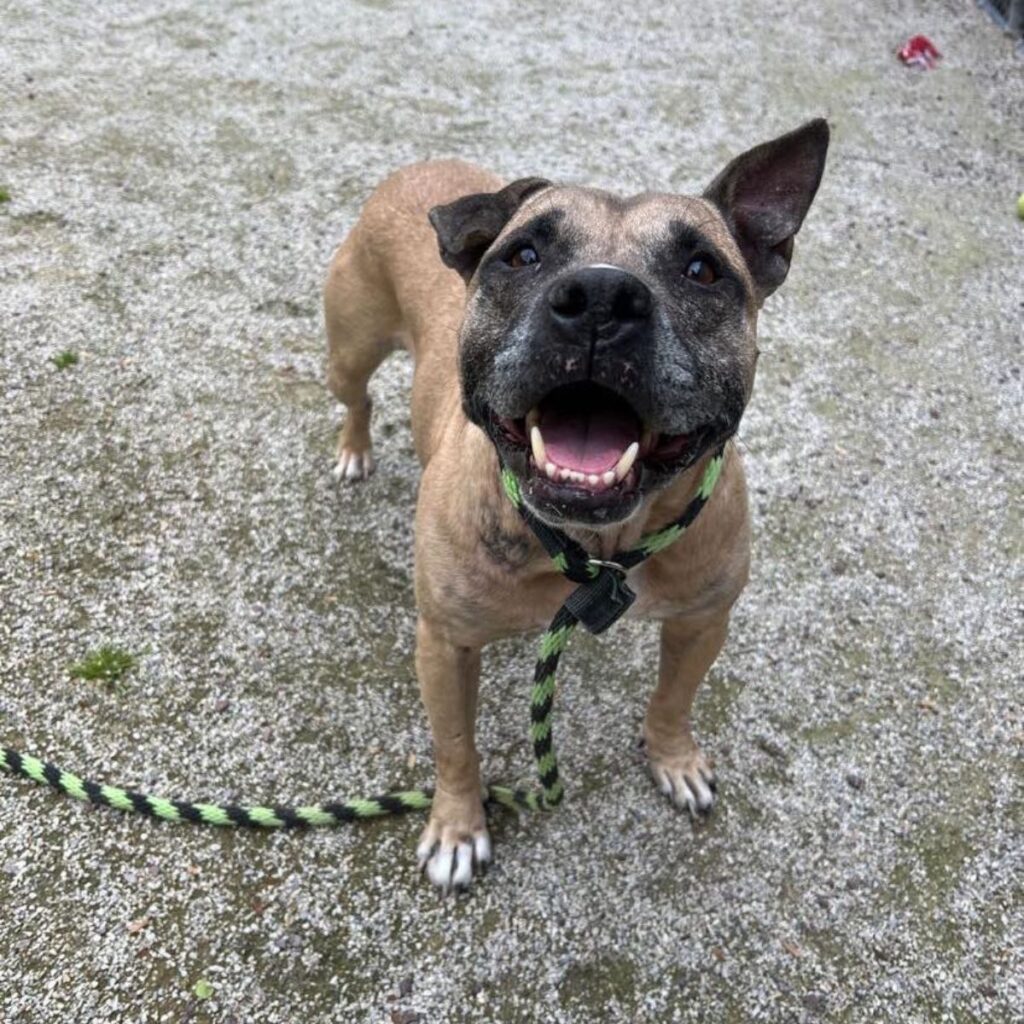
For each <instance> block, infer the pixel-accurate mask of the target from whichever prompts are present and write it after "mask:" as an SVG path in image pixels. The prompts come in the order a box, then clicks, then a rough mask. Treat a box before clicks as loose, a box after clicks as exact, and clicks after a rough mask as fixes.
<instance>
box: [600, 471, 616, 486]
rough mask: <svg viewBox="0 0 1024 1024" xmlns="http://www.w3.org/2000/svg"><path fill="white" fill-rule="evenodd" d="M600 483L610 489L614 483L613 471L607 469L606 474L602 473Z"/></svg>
mask: <svg viewBox="0 0 1024 1024" xmlns="http://www.w3.org/2000/svg"><path fill="white" fill-rule="evenodd" d="M601 483H603V484H604V485H605V487H611V485H612V484H613V483H615V470H614V469H609V470H607V471H606V472H604V473H602V474H601Z"/></svg>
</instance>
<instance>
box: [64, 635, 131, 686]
mask: <svg viewBox="0 0 1024 1024" xmlns="http://www.w3.org/2000/svg"><path fill="white" fill-rule="evenodd" d="M136 664H137V662H136V659H135V657H134V655H132V654H129V653H128V651H123V650H121V649H120V648H118V647H111V646H109V645H106V644H105V645H104V646H103V647H97V648H96V650H94V651H89V653H88V654H86V656H85V657H84V658H83V659H82V660H81V661H80V662H78V663H77V664H75V665H72V666H71V667H70V668H69V669H68V671H69V672H70V673H71V675H72V676H74V677H75V678H76V679H88V680H97V679H98V680H101V681H102V682H105V683H116V682H117V681H118V680H119V679H121V678H123V677H124V676H125V675H127V674H128V673H129V672H130V671H131V670H132V669H133V668H135V666H136Z"/></svg>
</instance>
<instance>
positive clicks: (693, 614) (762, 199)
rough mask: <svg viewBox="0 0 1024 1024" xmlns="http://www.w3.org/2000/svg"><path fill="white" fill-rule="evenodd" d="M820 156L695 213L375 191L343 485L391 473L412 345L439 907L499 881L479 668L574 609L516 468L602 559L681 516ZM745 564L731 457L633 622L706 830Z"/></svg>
mask: <svg viewBox="0 0 1024 1024" xmlns="http://www.w3.org/2000/svg"><path fill="white" fill-rule="evenodd" d="M827 146H828V127H827V125H826V123H825V122H824V121H821V120H818V121H812V122H809V123H808V124H806V125H804V126H803V127H802V128H800V129H798V130H797V131H795V132H792V133H790V134H789V135H785V136H783V137H781V138H779V139H776V140H774V141H772V142H768V143H765V144H763V145H761V146H758V147H756V148H754V149H752V150H750V151H749V152H747V153H745V154H743V155H742V156H740V157H738V158H737V159H735V160H734V161H733V162H732V163H730V164H729V165H728V167H726V169H725V170H724V171H723V172H722V173H721V174H720V175H719V176H718V177H717V178H716V179H715V181H714V182H713V183H712V184H711V186H710V187H709V188H708V189H707V191H706V192H705V193H704V195H703V196H702V197H700V198H691V197H683V196H675V195H663V194H657V193H644V194H642V195H639V196H635V197H633V198H630V199H620V198H618V197H616V196H613V195H611V194H609V193H607V192H602V191H598V190H595V189H589V188H575V187H564V186H558V185H552V184H550V183H549V182H546V181H544V180H542V179H538V178H527V179H523V180H520V181H516V182H513V183H512V184H510V185H505V186H504V187H503V185H502V182H501V181H500V180H499V179H498V178H496V177H495V176H494V175H492V174H490V173H488V172H486V171H483V170H480V169H479V168H476V167H473V166H470V165H468V164H464V163H460V162H457V161H442V162H435V163H424V164H417V165H414V166H412V167H407V168H405V169H404V170H401V171H399V172H397V173H396V174H394V175H393V176H392V177H390V178H388V179H387V181H385V182H384V183H383V184H382V185H381V186H380V187H379V188H378V189H377V191H376V192H374V194H373V195H372V196H371V197H370V199H369V201H368V202H367V204H366V206H365V208H364V210H363V212H362V215H361V217H360V219H359V222H358V223H357V224H356V226H355V227H354V228H353V230H352V232H351V233H350V234H349V236H348V237H347V238H346V239H345V242H344V244H343V245H342V246H341V248H340V249H339V250H338V252H337V254H336V255H335V257H334V261H333V263H332V265H331V269H330V274H329V276H328V279H327V285H326V290H325V304H326V319H327V333H328V339H329V366H328V383H329V386H330V388H331V390H332V391H333V392H334V394H335V395H336V396H337V397H338V399H340V400H341V401H342V402H343V403H344V404H345V405H346V406H347V409H348V415H347V418H346V421H345V425H344V428H343V429H342V431H341V436H340V438H339V442H338V462H337V467H336V473H337V475H338V476H339V477H341V478H343V479H345V480H358V479H361V478H364V477H366V476H368V475H369V473H370V472H371V471H372V469H373V459H372V455H371V447H370V411H371V406H370V399H369V397H368V395H367V382H368V381H369V379H370V376H371V374H372V373H373V372H374V370H375V369H376V368H377V366H379V365H380V363H381V361H382V360H383V359H384V357H385V356H387V355H388V353H389V352H391V351H393V350H394V349H396V348H399V347H402V346H404V347H406V348H408V349H409V350H410V351H411V352H412V354H413V356H414V358H415V364H416V370H415V379H414V383H413V394H412V430H413V436H414V438H415V444H416V452H417V455H418V456H419V459H420V462H421V463H422V465H423V479H422V483H421V486H420V493H419V502H418V505H417V510H416V600H417V605H418V610H419V625H418V630H417V647H416V668H417V673H418V675H419V681H420V688H421V692H422V696H423V702H424V704H425V705H426V709H427V714H428V716H429V718H430V726H431V729H432V731H433V738H434V748H435V757H436V768H437V785H436V795H435V799H434V803H433V808H432V812H431V815H430V821H429V823H428V825H427V827H426V829H425V831H424V833H423V836H422V840H421V842H420V844H419V847H418V850H417V855H418V857H419V861H420V866H421V867H422V868H424V869H425V870H426V873H427V875H428V876H429V877H430V879H431V880H432V881H433V882H434V883H435V884H436V885H439V886H441V887H442V888H445V889H448V888H451V887H464V886H467V885H468V884H469V883H470V881H471V879H472V877H473V873H474V870H475V868H476V867H477V866H478V865H480V864H483V863H484V862H486V861H487V860H488V859H489V858H490V840H489V838H488V833H487V825H486V821H485V818H484V808H483V805H482V799H481V782H480V776H479V758H478V755H477V751H476V746H475V744H474V720H475V716H476V705H477V682H478V676H479V672H480V651H481V648H482V647H483V646H484V645H485V644H487V643H490V642H491V641H492V640H495V639H497V638H499V637H503V636H507V635H509V634H512V633H521V632H526V631H530V630H540V629H542V628H544V627H545V626H546V625H547V624H548V622H549V621H550V620H551V618H552V616H553V615H554V613H555V612H556V611H557V610H558V608H559V607H560V605H561V604H562V602H563V601H564V600H565V599H566V597H567V596H568V594H569V593H570V591H571V590H572V589H573V587H574V584H572V583H571V582H569V581H568V580H567V579H565V578H564V577H563V576H561V575H560V574H559V573H558V572H557V571H556V570H555V569H554V567H553V566H552V562H551V560H550V558H548V557H547V555H546V554H545V553H544V551H543V550H542V548H541V547H540V545H539V543H538V542H537V541H536V539H535V538H534V536H533V534H532V533H531V532H530V530H529V529H528V528H527V527H526V526H525V525H524V523H523V521H522V519H521V518H520V516H519V514H518V513H517V511H516V510H515V509H514V508H513V507H512V505H511V504H510V502H509V500H508V498H507V497H506V496H505V494H504V493H503V491H502V488H501V485H500V482H499V454H500V457H501V460H502V461H503V462H504V463H505V465H507V466H508V467H509V468H511V469H512V470H513V471H514V473H515V474H516V476H517V477H518V479H519V482H520V486H521V489H522V493H523V495H524V497H525V500H526V502H527V504H528V505H529V507H530V508H531V509H532V510H533V511H534V512H535V513H536V514H537V515H538V516H539V517H540V518H541V519H543V520H545V521H546V522H548V523H550V524H552V525H555V526H558V527H559V528H560V529H562V530H564V531H565V532H566V533H568V534H569V535H570V536H571V537H573V538H574V539H575V540H577V541H578V542H580V543H581V544H582V545H583V546H584V548H585V549H586V550H587V551H588V552H589V553H590V554H591V555H592V556H594V557H598V558H601V557H603V558H607V557H609V556H610V555H611V553H612V552H615V551H617V550H621V549H623V548H627V547H629V546H631V545H632V544H635V543H636V541H637V540H638V539H639V537H640V536H641V535H642V534H643V533H645V532H648V531H650V530H654V529H657V528H658V527H660V526H663V525H664V524H666V523H668V522H669V521H671V520H672V519H674V518H675V517H676V516H677V515H679V514H680V511H681V510H682V508H683V507H684V506H685V504H686V503H687V502H688V501H689V499H690V498H691V497H692V496H693V493H694V491H695V489H696V486H697V482H698V481H699V480H700V475H701V473H702V471H703V469H704V466H705V465H706V462H707V459H708V457H709V455H710V453H711V451H712V450H713V449H714V448H715V447H716V446H717V445H719V444H721V443H722V442H723V441H726V440H727V439H728V438H730V437H731V436H732V435H733V434H734V433H735V431H736V429H737V426H738V424H739V421H740V417H741V415H742V413H743V409H744V407H745V405H746V403H747V400H748V398H749V396H750V393H751V389H752V386H753V383H754V367H755V364H756V361H757V346H756V340H755V338H756V326H757V315H758V310H759V308H760V306H761V304H762V302H763V301H764V299H765V297H766V296H767V295H769V294H770V293H771V292H772V291H774V289H775V288H777V287H778V286H779V285H780V284H781V283H782V281H783V280H784V279H785V277H786V273H787V271H788V269H789V261H790V258H791V256H792V251H793V236H794V235H795V234H796V232H797V230H798V229H799V227H800V225H801V223H802V221H803V219H804V216H805V214H806V213H807V209H808V207H809V206H810V204H811V201H812V199H813V198H814V195H815V192H816V190H817V187H818V183H819V181H820V179H821V174H822V171H823V168H824V162H825V153H826V149H827ZM439 243H440V256H439V254H438V244H439ZM748 563H749V519H748V514H747V496H746V486H745V482H744V476H743V468H742V465H741V463H740V458H739V455H738V453H737V452H736V450H735V448H734V447H733V446H732V445H731V444H729V445H728V446H727V448H726V458H725V465H724V468H723V471H722V475H721V478H720V480H719V483H718V486H717V488H716V490H715V491H714V493H713V495H712V497H711V500H710V501H709V502H708V504H707V506H706V507H705V509H704V510H703V512H702V513H701V515H700V516H699V517H698V519H697V520H696V522H695V523H694V524H693V525H692V526H691V527H690V529H689V530H688V531H687V532H686V533H685V534H684V535H683V537H682V538H681V539H680V540H679V541H678V542H676V543H675V544H673V545H672V546H670V547H668V548H666V549H665V550H664V551H661V552H659V553H658V554H657V555H655V556H654V557H652V558H650V559H649V560H648V561H646V562H644V563H643V564H642V565H641V566H639V567H637V568H636V569H634V570H633V571H632V572H631V573H630V577H629V584H630V586H631V587H632V589H633V590H635V591H636V593H637V595H638V596H637V600H636V603H635V604H634V606H633V609H632V612H631V613H632V614H634V615H642V616H646V617H648V618H654V619H658V620H660V621H661V622H662V629H661V661H660V666H659V671H658V683H657V686H656V688H655V690H654V694H653V696H652V697H651V701H650V705H649V707H648V709H647V714H646V719H645V724H644V735H645V738H646V747H647V753H648V756H649V758H650V765H651V771H652V773H653V775H654V778H655V780H656V782H657V783H658V785H659V786H660V788H661V789H662V791H663V792H664V793H665V794H667V795H668V796H669V797H670V798H671V799H672V800H673V801H674V802H675V803H676V804H677V805H679V806H680V807H684V808H687V809H688V810H689V811H690V812H691V813H707V812H708V811H709V810H710V809H711V805H712V802H713V800H714V793H713V788H714V776H713V773H712V769H711V763H710V762H709V761H708V759H707V758H705V756H704V755H703V754H702V753H701V750H700V748H699V747H698V746H697V743H696V742H695V740H694V738H693V735H692V733H691V730H690V717H689V716H690V708H691V705H692V703H693V698H694V693H695V692H696V689H697V686H698V684H699V683H700V681H701V679H702V678H703V677H704V674H705V673H706V672H707V670H708V668H709V667H710V665H711V664H712V662H713V661H714V660H715V658H716V656H717V655H718V652H719V650H720V649H721V647H722V644H723V642H724V641H725V636H726V629H727V625H728V620H729V612H730V608H731V607H732V604H733V602H734V601H735V600H736V598H737V597H738V595H739V593H740V591H741V590H742V589H743V586H744V584H745V583H746V581H747V572H748Z"/></svg>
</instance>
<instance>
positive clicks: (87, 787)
mask: <svg viewBox="0 0 1024 1024" xmlns="http://www.w3.org/2000/svg"><path fill="white" fill-rule="evenodd" d="M724 458H725V455H724V447H719V448H718V449H717V450H716V451H715V453H714V454H713V455H712V457H711V458H710V459H709V460H708V463H707V466H706V468H705V470H704V474H703V476H702V478H701V482H700V485H699V487H698V488H697V493H696V494H695V495H694V497H693V498H692V499H691V500H690V502H689V504H688V505H687V506H686V508H685V509H684V510H683V514H682V515H681V516H679V517H678V518H677V519H676V520H674V521H673V522H671V523H669V524H668V525H667V526H665V527H663V528H662V529H660V530H657V531H655V532H654V533H649V534H646V535H645V536H644V537H642V538H641V539H640V542H639V543H638V544H637V545H636V547H634V548H630V549H629V550H627V551H622V552H620V553H619V554H617V555H615V556H614V557H613V558H611V559H608V560H601V559H596V558H591V557H590V556H589V555H588V554H587V553H586V551H584V550H583V548H582V547H581V546H580V545H579V544H577V543H576V542H575V541H574V540H572V539H571V538H570V537H567V536H566V535H565V534H564V533H562V532H561V531H560V530H556V529H554V528H553V527H551V526H548V525H547V524H546V523H544V522H542V521H541V520H539V519H538V518H537V517H536V516H535V515H534V514H533V513H532V512H531V511H530V509H529V508H527V506H526V504H525V503H524V501H523V496H522V492H521V490H520V487H519V481H518V480H517V479H516V477H515V476H514V474H513V473H512V472H511V471H510V470H508V469H503V470H502V474H501V480H502V484H503V486H504V489H505V493H506V494H507V495H508V497H509V499H510V500H511V502H512V504H513V505H515V507H516V508H517V509H518V511H519V513H520V515H521V516H522V517H523V519H524V521H525V522H526V524H527V525H528V526H529V527H530V529H531V530H532V531H533V532H534V534H536V536H537V539H538V540H539V541H540V543H541V545H542V546H543V547H544V549H545V551H547V553H548V554H549V555H550V556H551V560H552V561H553V562H554V564H555V567H556V568H557V569H558V570H559V572H561V573H562V574H563V575H565V576H566V577H568V578H569V579H570V580H572V581H573V582H574V583H576V584H578V586H577V587H576V589H575V590H574V591H573V592H572V593H571V594H570V595H569V597H568V599H567V600H566V602H565V604H563V605H562V607H561V608H559V610H558V612H557V613H556V614H555V617H554V618H553V619H552V620H551V625H550V626H548V628H547V630H546V631H545V633H544V635H543V636H542V637H541V639H540V656H539V657H538V659H537V664H536V666H535V668H534V671H533V692H532V695H531V698H530V740H531V741H532V743H533V753H534V757H535V759H536V764H537V773H538V775H539V776H540V785H541V788H540V789H539V790H536V789H523V788H511V787H509V786H495V785H491V786H488V787H487V789H486V792H485V800H486V802H488V803H495V804H500V805H502V806H505V807H512V808H515V809H523V810H529V811H542V810H550V809H551V808H553V807H557V806H558V804H559V803H561V801H562V797H563V795H564V790H563V787H562V782H561V780H560V779H559V776H558V760H557V758H556V756H555V748H554V738H553V736H552V732H551V718H552V710H553V708H554V700H555V673H556V672H557V670H558V660H559V658H560V657H561V654H562V651H563V650H565V646H566V644H567V643H568V641H569V637H570V636H571V635H572V632H573V630H574V629H575V628H576V626H577V625H579V624H580V623H582V624H583V625H584V627H586V628H587V629H588V630H589V631H590V632H591V633H602V632H604V630H606V629H607V628H608V627H609V626H610V625H612V623H614V622H615V621H617V620H618V619H619V618H620V617H621V616H622V615H623V614H624V613H625V611H626V610H627V609H628V608H629V606H630V605H631V604H632V603H633V601H634V600H635V598H636V595H635V594H634V593H633V591H632V590H630V588H629V585H628V584H627V583H626V573H627V572H628V571H629V570H630V569H632V568H633V567H634V566H637V565H639V564H640V563H641V562H642V561H644V559H646V558H649V557H650V556H651V555H653V554H655V553H657V552H658V551H661V550H663V549H664V548H666V547H668V546H669V545H670V544H671V543H672V542H673V541H675V540H677V539H678V538H679V537H680V536H681V535H682V534H683V532H684V531H685V530H686V528H687V527H688V526H689V525H690V524H691V523H692V522H693V521H694V519H696V518H697V516H698V514H699V513H700V510H701V509H702V508H703V507H704V505H705V504H706V503H707V501H708V499H709V498H710V497H711V492H712V491H713V490H714V488H715V484H716V482H717V481H718V477H719V475H720V473H721V471H722V463H723V461H724ZM0 767H2V768H5V769H6V770H7V771H10V772H13V773H14V774H16V775H21V776H23V777H24V778H26V779H31V780H32V781H33V782H39V783H42V784H43V785H49V786H52V787H53V788H54V789H55V790H57V791H58V792H60V793H64V794H65V795H67V796H70V797H74V798H75V799H76V800H83V801H87V802H89V803H94V804H100V805H102V806H104V807H112V808H114V809H115V810H118V811H130V812H135V813H137V814H143V815H145V816H147V817H150V818H160V819H163V820H164V821H191V822H196V823H198V824H205V825H242V826H248V827H252V828H294V827H298V826H326V825H340V824H343V823H345V822H352V821H362V820H363V819H367V818H379V817H381V816H383V815H389V814H404V813H406V812H408V811H425V810H428V809H429V808H430V804H431V800H432V798H433V791H432V790H430V789H405V790H396V791H394V792H391V793H386V794H384V795H383V796H378V797H372V798H368V799H362V800H345V801H338V802H334V803H324V804H309V805H305V806H299V807H285V806H281V805H278V804H272V805H268V806H237V805H235V804H210V803H191V802H189V801H185V800H168V799H166V798H164V797H159V796H150V795H149V794H148V793H138V792H135V791H134V790H130V789H121V788H120V787H119V786H104V785H100V784H99V783H96V782H90V781H88V780H86V779H83V778H81V777H80V776H78V775H75V774H73V773H72V772H67V771H64V770H63V769H61V768H58V767H57V766H56V765H53V764H50V763H48V762H46V761H42V760H40V759H39V758H37V757H32V756H31V755H30V754H22V753H19V752H18V751H17V750H12V749H11V748H10V747H0Z"/></svg>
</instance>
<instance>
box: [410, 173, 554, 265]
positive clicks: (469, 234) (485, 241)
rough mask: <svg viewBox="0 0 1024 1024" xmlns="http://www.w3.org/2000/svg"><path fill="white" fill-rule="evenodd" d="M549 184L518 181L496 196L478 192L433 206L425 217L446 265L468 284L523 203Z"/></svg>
mask: <svg viewBox="0 0 1024 1024" xmlns="http://www.w3.org/2000/svg"><path fill="white" fill-rule="evenodd" d="M550 184H551V182H550V181H547V180H546V179H544V178H520V179H519V180H518V181H513V182H512V183H511V184H510V185H506V186H505V187H504V188H503V189H501V191H499V192H480V193H478V194H475V195H470V196H463V197H462V198H461V199H456V200H455V202H454V203H448V204H447V205H445V206H435V207H434V208H433V209H432V210H431V211H430V213H429V214H428V216H429V218H430V223H431V224H432V225H433V228H434V230H435V231H436V232H437V241H438V245H439V246H440V249H441V259H442V260H443V261H444V263H445V265H446V266H449V267H451V268H452V270H457V271H458V272H459V273H460V274H461V275H462V276H463V278H464V279H465V280H466V281H469V279H470V278H471V277H472V276H473V273H474V272H475V271H476V268H477V265H478V264H479V262H480V260H481V259H482V258H483V255H484V253H485V252H487V250H488V249H489V248H490V247H491V243H492V242H493V241H494V240H495V239H496V238H497V237H498V235H500V234H501V232H502V229H503V228H504V227H505V225H506V224H507V223H508V222H509V221H510V220H511V219H512V216H513V215H514V214H515V212H516V210H518V209H519V207H520V206H521V205H522V203H523V200H524V199H526V197H527V196H530V195H533V193H534V192H538V191H539V190H540V189H542V188H547V187H548V185H550Z"/></svg>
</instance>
